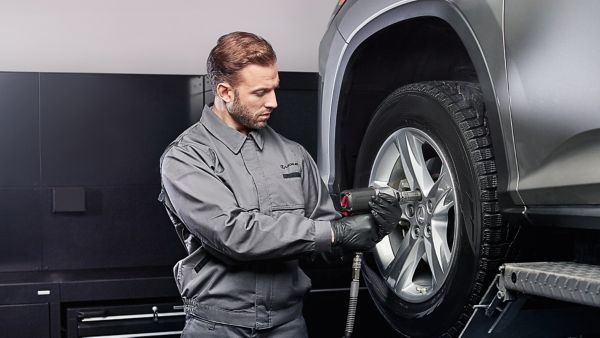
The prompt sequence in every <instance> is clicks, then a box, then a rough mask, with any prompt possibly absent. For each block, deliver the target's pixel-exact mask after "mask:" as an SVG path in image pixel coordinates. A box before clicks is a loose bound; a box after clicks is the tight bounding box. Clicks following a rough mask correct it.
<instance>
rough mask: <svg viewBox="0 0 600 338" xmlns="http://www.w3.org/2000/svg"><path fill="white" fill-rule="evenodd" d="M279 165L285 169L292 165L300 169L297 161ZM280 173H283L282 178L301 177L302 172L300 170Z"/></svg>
mask: <svg viewBox="0 0 600 338" xmlns="http://www.w3.org/2000/svg"><path fill="white" fill-rule="evenodd" d="M279 167H281V169H282V170H286V169H288V168H290V170H292V167H294V169H297V170H300V165H299V164H298V162H290V163H288V164H282V165H280V166H279ZM282 175H283V178H292V177H302V174H301V173H300V171H297V172H287V173H283V174H282Z"/></svg>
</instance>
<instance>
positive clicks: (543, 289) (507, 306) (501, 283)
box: [460, 262, 600, 338]
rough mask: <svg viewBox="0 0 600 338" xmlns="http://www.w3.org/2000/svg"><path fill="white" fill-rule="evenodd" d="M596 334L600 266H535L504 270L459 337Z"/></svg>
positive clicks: (516, 265)
mask: <svg viewBox="0 0 600 338" xmlns="http://www.w3.org/2000/svg"><path fill="white" fill-rule="evenodd" d="M540 297H543V298H540ZM540 304H541V305H540ZM598 335H600V266H595V265H588V264H579V263H574V262H532V263H506V264H504V265H502V266H501V267H500V272H499V273H498V275H496V277H495V278H494V281H493V282H492V284H491V285H490V287H489V288H488V290H487V292H486V293H485V295H484V296H483V298H482V299H481V302H480V303H479V304H478V305H475V311H474V312H473V314H472V315H471V318H470V319H469V321H468V322H467V324H466V326H465V328H464V330H463V331H462V333H461V335H460V337H462V338H472V337H511V338H517V337H588V336H594V337H596V336H598Z"/></svg>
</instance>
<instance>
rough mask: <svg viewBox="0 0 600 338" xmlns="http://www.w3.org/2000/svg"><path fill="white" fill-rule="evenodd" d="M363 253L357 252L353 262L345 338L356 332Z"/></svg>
mask: <svg viewBox="0 0 600 338" xmlns="http://www.w3.org/2000/svg"><path fill="white" fill-rule="evenodd" d="M362 255H363V253H362V252H357V253H356V254H355V255H354V259H353V260H352V282H351V283H350V301H349V303H348V317H347V318H346V332H345V334H344V338H350V337H352V332H353V331H354V319H355V318H356V306H357V305H358V290H359V284H360V265H361V263H362Z"/></svg>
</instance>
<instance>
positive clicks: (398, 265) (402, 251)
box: [384, 233, 419, 287]
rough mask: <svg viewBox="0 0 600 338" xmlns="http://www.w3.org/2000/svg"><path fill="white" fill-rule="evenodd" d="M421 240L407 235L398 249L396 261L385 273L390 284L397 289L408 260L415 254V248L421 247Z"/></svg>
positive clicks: (395, 256)
mask: <svg viewBox="0 0 600 338" xmlns="http://www.w3.org/2000/svg"><path fill="white" fill-rule="evenodd" d="M418 241H419V239H414V238H413V237H412V236H411V235H410V234H409V233H407V234H406V236H405V237H404V239H403V240H402V243H400V246H399V247H398V250H397V251H396V254H395V255H394V259H393V260H392V262H391V263H390V264H389V265H388V266H387V268H386V269H385V271H384V276H385V277H386V279H387V281H388V283H389V284H390V285H391V286H392V287H395V286H396V285H397V284H398V281H399V278H400V274H401V273H402V271H403V270H404V269H405V266H406V264H407V263H408V259H409V258H410V257H411V254H413V253H414V251H415V247H417V246H419V243H418Z"/></svg>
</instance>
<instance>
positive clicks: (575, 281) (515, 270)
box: [500, 262, 600, 307]
mask: <svg viewBox="0 0 600 338" xmlns="http://www.w3.org/2000/svg"><path fill="white" fill-rule="evenodd" d="M500 278H501V279H502V280H501V281H500V283H501V284H503V286H504V287H505V288H506V289H507V290H514V291H518V292H522V293H525V294H530V295H536V296H542V297H548V298H552V299H556V300H560V301H565V302H571V303H577V304H583V305H590V306H595V307H600V266H596V265H588V264H579V263H573V262H533V263H507V264H504V271H503V273H502V274H501V276H500Z"/></svg>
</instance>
